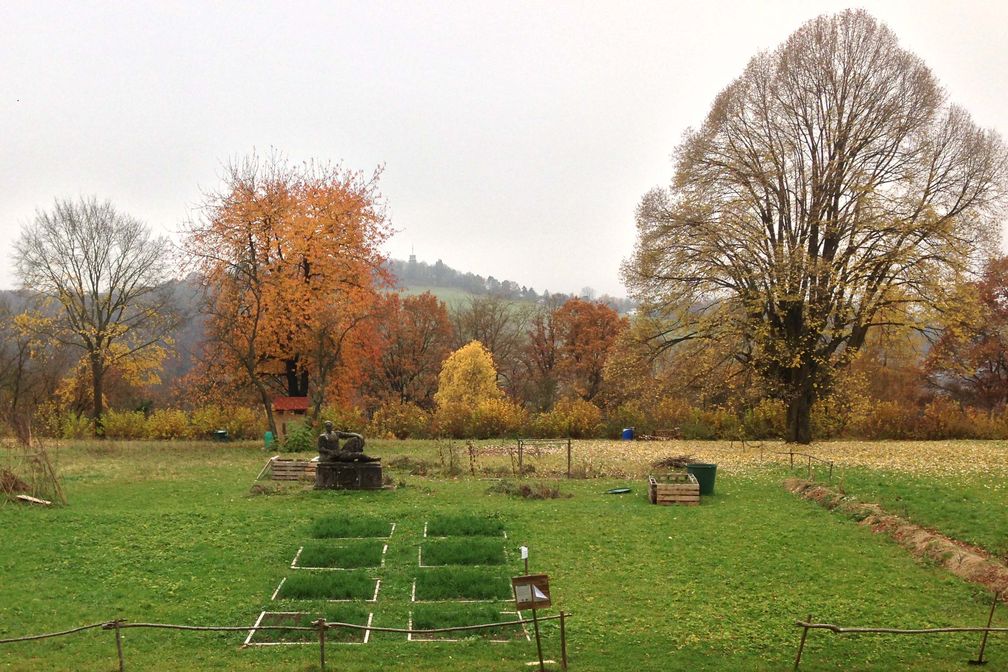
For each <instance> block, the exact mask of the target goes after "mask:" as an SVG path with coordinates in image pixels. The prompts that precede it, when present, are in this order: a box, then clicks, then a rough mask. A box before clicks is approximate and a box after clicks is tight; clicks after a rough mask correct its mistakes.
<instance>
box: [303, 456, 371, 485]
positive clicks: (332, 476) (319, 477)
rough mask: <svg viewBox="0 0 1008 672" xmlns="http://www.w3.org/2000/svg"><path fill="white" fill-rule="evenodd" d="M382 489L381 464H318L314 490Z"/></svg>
mask: <svg viewBox="0 0 1008 672" xmlns="http://www.w3.org/2000/svg"><path fill="white" fill-rule="evenodd" d="M381 487H382V470H381V462H319V463H318V467H317V468H316V470H315V489H316V490H378V489H380V488H381Z"/></svg>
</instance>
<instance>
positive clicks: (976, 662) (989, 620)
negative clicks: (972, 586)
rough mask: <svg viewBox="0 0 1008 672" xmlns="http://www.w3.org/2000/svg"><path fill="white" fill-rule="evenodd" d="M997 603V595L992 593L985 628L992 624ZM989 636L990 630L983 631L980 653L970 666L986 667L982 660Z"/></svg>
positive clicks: (970, 662) (995, 592) (984, 661)
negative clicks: (992, 597) (992, 596)
mask: <svg viewBox="0 0 1008 672" xmlns="http://www.w3.org/2000/svg"><path fill="white" fill-rule="evenodd" d="M997 603H998V593H997V591H996V590H995V591H994V599H993V600H992V601H991V608H990V614H989V615H988V616H987V627H988V628H990V627H991V623H993V622H994V607H996V606H997ZM989 634H990V630H984V633H983V636H982V637H981V638H980V651H979V652H977V657H976V660H971V661H969V664H970V665H986V664H987V661H986V660H984V649H985V648H987V635H989Z"/></svg>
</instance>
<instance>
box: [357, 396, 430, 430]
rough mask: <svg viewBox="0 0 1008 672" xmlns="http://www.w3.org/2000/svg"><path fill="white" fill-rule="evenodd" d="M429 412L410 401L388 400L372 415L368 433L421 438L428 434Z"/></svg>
mask: <svg viewBox="0 0 1008 672" xmlns="http://www.w3.org/2000/svg"><path fill="white" fill-rule="evenodd" d="M430 425H431V416H430V414H429V413H428V412H427V411H425V410H423V409H422V408H420V407H419V406H417V405H416V404H414V403H411V402H401V401H389V402H386V403H384V404H382V405H381V406H380V407H379V408H378V409H377V410H376V411H375V412H374V413H373V414H372V415H371V422H370V423H369V424H368V434H370V435H374V436H382V437H385V436H389V435H391V436H394V437H395V438H397V439H421V438H425V437H427V436H429V435H430Z"/></svg>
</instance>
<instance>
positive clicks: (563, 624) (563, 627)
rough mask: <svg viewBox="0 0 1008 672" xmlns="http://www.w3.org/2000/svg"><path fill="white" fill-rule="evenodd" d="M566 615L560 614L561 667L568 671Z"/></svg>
mask: <svg viewBox="0 0 1008 672" xmlns="http://www.w3.org/2000/svg"><path fill="white" fill-rule="evenodd" d="M565 616H566V614H564V612H562V611H561V612H560V665H562V666H563V669H564V671H565V672H566V670H567V624H566V623H567V621H566V618H565Z"/></svg>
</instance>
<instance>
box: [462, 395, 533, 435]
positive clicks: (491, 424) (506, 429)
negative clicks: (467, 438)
mask: <svg viewBox="0 0 1008 672" xmlns="http://www.w3.org/2000/svg"><path fill="white" fill-rule="evenodd" d="M527 421H528V414H527V413H526V412H525V409H524V408H522V407H521V406H519V405H518V404H516V403H514V402H512V401H510V400H508V399H483V400H481V401H480V402H479V403H478V404H476V408H475V409H474V411H473V414H472V435H471V436H473V437H475V438H477V439H489V438H495V437H503V436H515V435H517V434H518V433H519V430H520V429H521V428H522V427H523V426H524V425H525V424H526V422H527Z"/></svg>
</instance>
